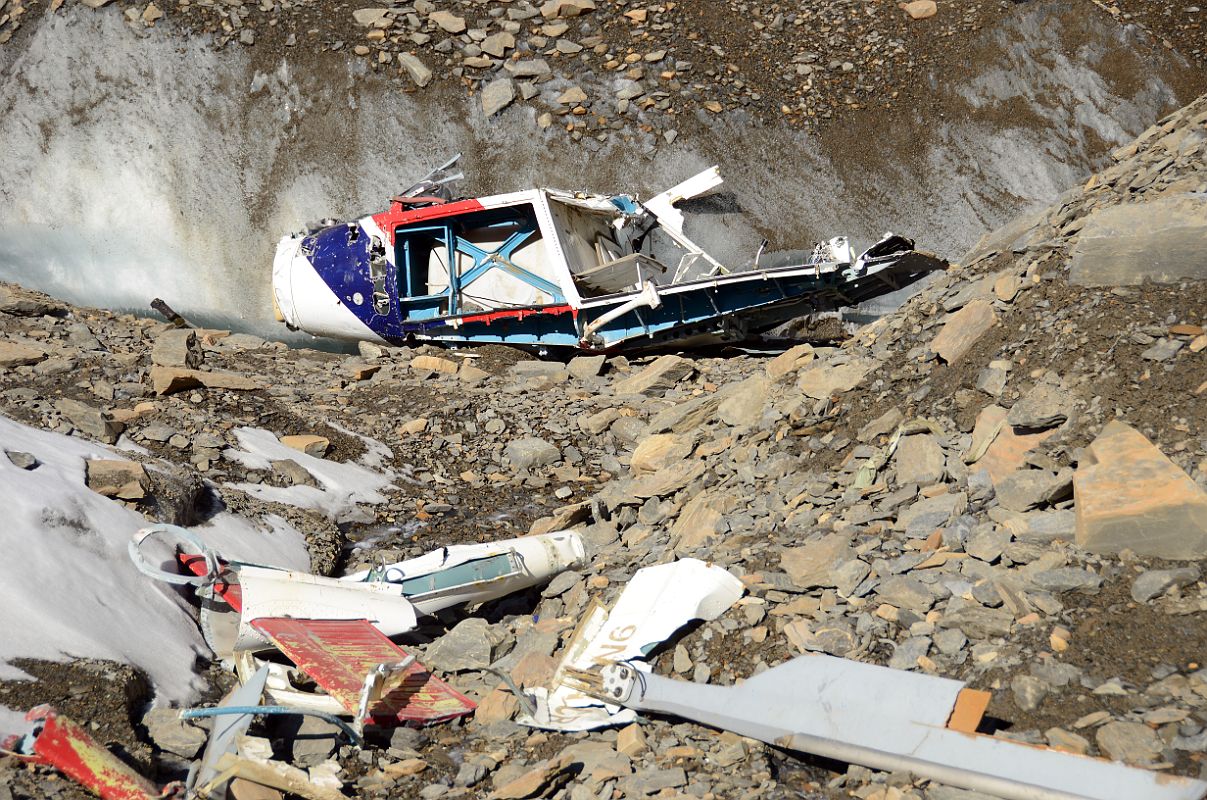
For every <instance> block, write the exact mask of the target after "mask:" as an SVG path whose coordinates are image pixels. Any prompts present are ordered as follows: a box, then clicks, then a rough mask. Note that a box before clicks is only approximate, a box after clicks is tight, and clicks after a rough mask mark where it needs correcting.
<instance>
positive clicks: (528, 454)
mask: <svg viewBox="0 0 1207 800" xmlns="http://www.w3.org/2000/svg"><path fill="white" fill-rule="evenodd" d="M503 454H504V456H505V457H506V458H507V460H508V461H509V462H510V463H511V466H512V468H513V469H516V470H526V469H531V468H532V467H544V466H547V465H549V464H553V463H554V462H557V461H561V460H562V451H561V450H558V449H557V448H556V447H555V446H553V445H551V444H549V442H546V441H545V440H544V439H540V438H537V437H536V436H529V437H526V438H524V439H515V440H513V441H511V442H509V443H508V444H507V447H506V448H504V450H503Z"/></svg>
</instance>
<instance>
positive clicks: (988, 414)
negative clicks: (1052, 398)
mask: <svg viewBox="0 0 1207 800" xmlns="http://www.w3.org/2000/svg"><path fill="white" fill-rule="evenodd" d="M1009 413H1010V412H1009V411H1007V410H1006V409H1004V408H1002V407H1001V406H996V405H989V406H985V408H983V409H982V410H981V413H980V414H979V415H978V416H977V420H976V425H975V426H974V427H973V429H972V446H971V447H970V448H969V450H968V452H967V453H966V454H965V455H964V461H965V463H968V464H974V465H975V466H973V467H972V471H974V472H975V471H976V470H981V469H983V470H986V471H988V473H989V479H990V481H992V482H993V485H994V486H997V484H998V483H999V482H1000V481H1002V480H1004V479H1005V478H1006V477H1007V476H1008V475H1010V474H1011V473H1012V472H1014V471H1015V470H1017V469H1019V468H1020V467H1022V466H1023V464H1024V463H1025V462H1026V456H1027V453H1029V452H1031V451H1032V450H1034V449H1035V448H1036V447H1038V446H1039V445H1040V444H1042V443H1043V442H1044V440H1045V439H1048V438H1050V437H1051V436H1053V435H1054V434H1055V433H1056V429H1055V428H1053V429H1050V430H1046V431H1038V432H1036V433H1026V434H1018V433H1015V432H1014V429H1013V428H1011V427H1010V426H1009V425H1007V424H1006V417H1007V415H1008V414H1009Z"/></svg>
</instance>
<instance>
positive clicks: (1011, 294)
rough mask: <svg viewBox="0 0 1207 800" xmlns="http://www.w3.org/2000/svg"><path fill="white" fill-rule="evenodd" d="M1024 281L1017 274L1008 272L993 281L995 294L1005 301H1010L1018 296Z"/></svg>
mask: <svg viewBox="0 0 1207 800" xmlns="http://www.w3.org/2000/svg"><path fill="white" fill-rule="evenodd" d="M1023 284H1024V281H1023V279H1022V278H1020V277H1019V276H1017V275H1012V274H1010V273H1007V274H1005V275H1002V276H1001V277H999V278H998V279H997V280H996V281H994V282H993V296H994V297H996V298H997V299H998V300H1001V301H1002V302H1003V303H1010V302H1013V301H1014V298H1015V297H1017V296H1018V293H1019V290H1021V289H1022V288H1023Z"/></svg>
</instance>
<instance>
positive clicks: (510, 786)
mask: <svg viewBox="0 0 1207 800" xmlns="http://www.w3.org/2000/svg"><path fill="white" fill-rule="evenodd" d="M569 765H570V761H569V759H567V758H562V759H550V760H549V761H542V762H540V763H539V764H537V765H536V766H535V767H533V768H532V769H530V770H528V771H527V772H525V773H524V774H523V775H521V776H520V777H518V778H516V779H515V780H513V781H510V782H508V783H506V784H504V785H502V786H500V787H498V788H497V789H495V790H494V792H492V793H491V794H490V795H489V798H490V800H524V798H528V797H533V796H535V795H537V794H540V793H541V792H542V791H543V790H544V789H545V788H546V787H547V786H548V785H549V783H550V781H551V780H553V778H554V777H555V776H556V775H557V774H558V773H560V772H561V771H562V770H563V769H565V768H566V767H568V766H569Z"/></svg>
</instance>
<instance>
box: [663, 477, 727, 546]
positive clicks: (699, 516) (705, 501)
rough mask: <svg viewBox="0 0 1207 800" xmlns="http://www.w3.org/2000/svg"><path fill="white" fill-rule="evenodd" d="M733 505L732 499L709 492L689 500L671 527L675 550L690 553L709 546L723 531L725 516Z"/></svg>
mask: <svg viewBox="0 0 1207 800" xmlns="http://www.w3.org/2000/svg"><path fill="white" fill-rule="evenodd" d="M733 505H734V501H733V499H732V498H730V497H727V496H725V495H720V496H718V495H714V494H709V493H707V492H704V493H701V494H698V495H696V496H695V497H693V498H692V499H691V500H688V501H687V505H685V506H684V507H683V510H682V511H680V512H679V518H678V519H676V520H675V524H674V525H672V526H671V542H673V543H674V545H675V550H676V551H679V552H690V551H692V550H695V549H696V548H698V547H703V546H704V545H706V544H708V542H709V541H710V540H711V539H713V538H715V537H716V536H717V535H718V534H719V533H720V532H721V530H723V528H724V520H725V515H726V514H727V513H729V512H730V511H732V510H733Z"/></svg>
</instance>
